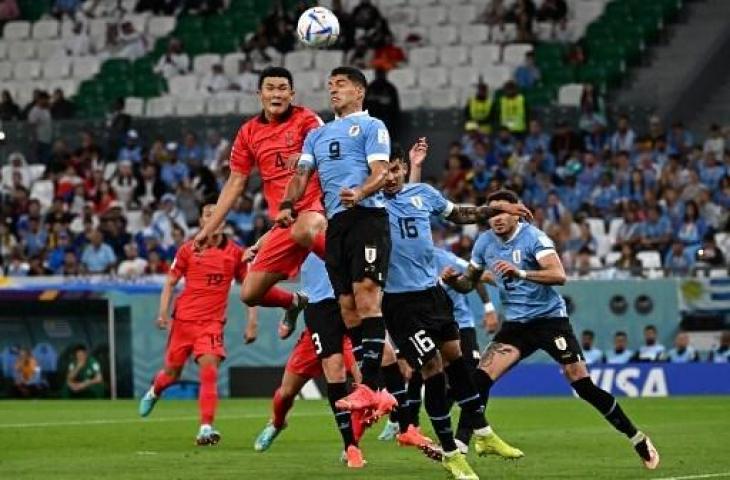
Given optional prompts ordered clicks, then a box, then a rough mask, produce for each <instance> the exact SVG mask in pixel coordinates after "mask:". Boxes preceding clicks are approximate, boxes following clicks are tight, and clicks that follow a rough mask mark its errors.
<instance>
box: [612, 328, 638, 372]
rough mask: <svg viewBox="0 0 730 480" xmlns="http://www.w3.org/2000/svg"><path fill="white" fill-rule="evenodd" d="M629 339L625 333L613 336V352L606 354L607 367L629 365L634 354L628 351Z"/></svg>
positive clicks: (617, 333)
mask: <svg viewBox="0 0 730 480" xmlns="http://www.w3.org/2000/svg"><path fill="white" fill-rule="evenodd" d="M628 345H629V337H628V335H626V332H621V331H619V332H616V333H615V334H614V336H613V350H611V351H610V352H607V353H606V363H607V364H609V365H622V364H625V363H629V362H630V361H631V360H632V358H633V357H634V352H633V351H632V350H629V348H628Z"/></svg>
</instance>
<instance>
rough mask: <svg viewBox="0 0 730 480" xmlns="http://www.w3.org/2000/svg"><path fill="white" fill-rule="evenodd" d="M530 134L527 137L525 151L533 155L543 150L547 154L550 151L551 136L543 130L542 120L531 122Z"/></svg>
mask: <svg viewBox="0 0 730 480" xmlns="http://www.w3.org/2000/svg"><path fill="white" fill-rule="evenodd" d="M529 129H530V133H529V135H528V136H527V137H525V150H526V151H527V153H529V154H532V153H534V152H535V150H537V149H538V148H541V149H542V150H543V151H545V152H549V151H550V143H551V140H550V135H548V134H547V133H545V132H544V131H543V128H542V124H541V123H540V120H537V119H534V120H530V127H529Z"/></svg>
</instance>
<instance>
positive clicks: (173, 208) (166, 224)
mask: <svg viewBox="0 0 730 480" xmlns="http://www.w3.org/2000/svg"><path fill="white" fill-rule="evenodd" d="M173 225H177V226H179V227H180V228H182V229H183V231H184V232H185V236H186V237H187V235H188V225H187V222H186V221H185V216H184V215H183V213H182V212H181V211H180V209H178V208H177V205H176V198H175V195H173V194H172V193H166V194H164V195H163V196H162V200H160V208H159V210H157V211H156V212H155V213H154V214H153V215H152V228H153V229H154V231H155V232H158V233H159V235H160V237H161V241H162V244H163V245H165V246H167V245H171V244H172V243H173V239H172V228H173Z"/></svg>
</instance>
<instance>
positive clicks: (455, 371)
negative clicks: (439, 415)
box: [445, 357, 488, 444]
mask: <svg viewBox="0 0 730 480" xmlns="http://www.w3.org/2000/svg"><path fill="white" fill-rule="evenodd" d="M445 371H446V375H447V376H448V378H449V385H450V386H451V395H452V397H453V399H454V401H455V402H456V404H457V405H459V407H461V416H460V417H459V425H460V426H461V427H463V428H465V429H466V430H471V429H479V428H484V427H486V426H487V425H488V423H487V420H486V418H485V416H484V404H483V403H482V399H481V397H480V395H479V393H478V392H477V389H476V387H475V386H474V381H473V380H472V377H471V373H470V372H469V367H468V366H467V364H466V362H465V361H464V357H459V358H457V359H456V360H452V361H451V362H450V363H449V366H448V367H446V368H445ZM469 427H471V429H470V428H469ZM467 438H468V437H467ZM462 441H463V440H462ZM464 443H467V444H468V441H467V442H464Z"/></svg>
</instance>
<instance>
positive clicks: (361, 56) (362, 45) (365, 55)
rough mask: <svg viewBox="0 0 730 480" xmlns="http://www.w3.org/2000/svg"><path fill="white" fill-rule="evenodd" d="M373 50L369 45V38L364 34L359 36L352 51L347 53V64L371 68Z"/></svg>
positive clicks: (361, 68) (362, 68) (360, 67)
mask: <svg viewBox="0 0 730 480" xmlns="http://www.w3.org/2000/svg"><path fill="white" fill-rule="evenodd" d="M373 55H374V53H373V50H372V49H371V48H370V45H368V42H367V39H366V38H365V37H364V36H361V37H359V38H358V39H357V40H355V45H354V47H353V48H352V50H351V51H350V52H348V54H347V64H348V65H350V66H351V67H355V68H359V69H360V70H365V69H367V68H370V65H371V64H372V60H373Z"/></svg>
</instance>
